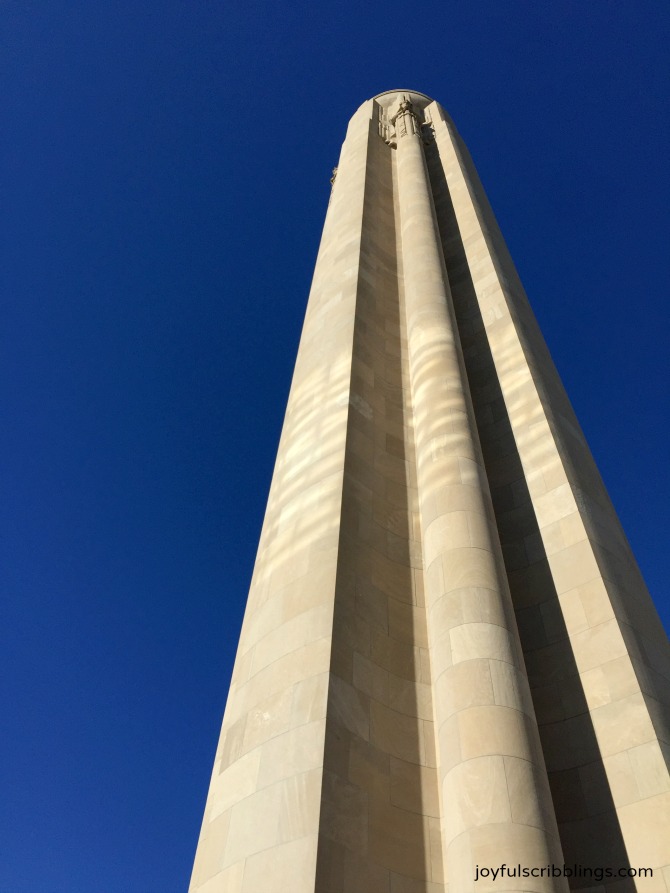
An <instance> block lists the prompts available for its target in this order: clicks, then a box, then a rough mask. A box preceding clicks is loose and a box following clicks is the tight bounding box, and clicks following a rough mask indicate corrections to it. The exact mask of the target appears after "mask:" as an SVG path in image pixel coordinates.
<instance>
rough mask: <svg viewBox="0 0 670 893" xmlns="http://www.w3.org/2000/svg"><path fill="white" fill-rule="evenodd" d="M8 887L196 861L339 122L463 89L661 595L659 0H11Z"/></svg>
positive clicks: (4, 505) (476, 136)
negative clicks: (365, 107) (388, 94)
mask: <svg viewBox="0 0 670 893" xmlns="http://www.w3.org/2000/svg"><path fill="white" fill-rule="evenodd" d="M0 26H1V33H2V49H1V51H0V76H1V82H2V85H3V86H2V92H1V93H0V120H2V137H1V138H0V139H1V142H0V146H1V149H0V151H1V155H2V161H1V164H0V178H1V181H2V183H1V186H2V208H3V211H2V217H1V219H0V230H1V232H0V244H1V250H2V258H1V263H0V283H1V294H2V313H1V315H0V339H1V341H2V344H1V345H0V399H1V410H2V418H3V426H2V433H1V435H0V459H1V462H2V474H1V476H0V488H1V494H0V495H1V498H0V524H1V531H0V537H1V542H0V551H1V553H2V554H1V555H0V588H1V603H2V609H1V610H2V625H1V629H2V633H1V635H2V639H3V642H2V651H1V654H2V658H1V662H2V666H1V667H0V669H1V671H2V673H1V680H2V681H1V682H0V716H1V717H2V726H3V731H2V739H1V740H2V745H1V747H2V752H1V754H0V773H1V775H2V778H1V779H0V785H1V789H2V798H1V803H2V806H1V807H0V815H1V820H0V840H1V841H2V843H1V846H0V849H1V850H2V851H3V854H2V855H1V856H0V893H180V891H185V890H186V887H187V882H188V877H189V872H190V866H191V861H192V857H193V853H194V848H195V844H196V840H197V835H198V831H199V825H200V820H201V815H202V810H203V806H204V801H205V795H206V789H207V784H208V778H209V773H210V769H211V764H212V759H213V755H214V749H215V745H216V738H217V735H218V730H219V724H220V719H221V714H222V712H223V706H224V702H225V697H226V690H227V684H228V679H229V674H230V669H231V663H232V659H233V655H234V648H235V645H236V641H237V635H238V631H239V625H240V622H241V616H242V611H243V606H244V601H245V598H246V591H247V586H248V582H249V578H250V575H251V570H252V564H253V560H254V555H255V549H256V542H257V538H258V533H259V530H260V525H261V521H262V514H263V509H264V504H265V498H266V493H267V488H268V485H269V481H270V475H271V470H272V465H273V460H274V452H275V449H276V445H277V441H278V437H279V430H280V425H281V421H282V417H283V412H284V406H285V401H286V397H287V393H288V387H289V381H290V376H291V372H292V366H293V360H294V356H295V351H296V347H297V343H298V337H299V331H300V325H301V321H302V316H303V313H304V308H305V302H306V297H307V293H308V289H309V284H310V279H311V272H312V268H313V263H314V259H315V256H316V251H317V247H318V241H319V237H320V231H321V226H322V222H323V217H324V213H325V209H326V204H327V200H328V193H329V183H328V179H329V176H330V171H331V168H332V167H333V165H334V164H336V162H337V157H338V153H339V148H340V144H341V141H342V139H343V137H344V132H345V127H346V124H347V121H348V119H349V117H350V116H351V114H352V113H353V112H354V111H355V109H356V108H357V107H358V105H359V104H360V103H361V102H362V101H363V100H365V99H366V98H368V97H370V96H372V95H374V94H375V93H377V92H380V91H382V90H387V89H391V88H394V87H408V88H413V89H416V90H420V91H423V92H426V93H429V94H430V95H432V96H434V97H435V98H437V99H439V100H440V101H441V102H442V103H443V104H444V105H445V107H446V108H447V109H448V110H449V111H450V113H451V114H452V116H453V118H454V119H455V121H456V123H457V125H458V127H459V129H460V130H461V132H462V134H463V136H464V138H465V139H466V141H467V143H468V145H469V147H470V150H471V152H472V154H473V157H474V160H475V163H476V164H477V166H478V168H479V171H480V174H481V177H482V180H483V181H484V185H485V187H486V189H487V191H488V194H489V197H490V199H491V202H492V204H493V207H494V210H495V212H496V214H497V216H498V219H499V221H500V224H501V226H502V229H503V233H504V234H505V236H506V238H507V240H508V243H509V245H510V249H511V251H512V255H513V257H514V258H515V260H516V262H517V265H518V267H519V270H520V273H521V276H522V279H523V280H524V282H525V285H526V288H527V290H528V292H529V295H530V298H531V302H532V304H533V306H534V309H535V312H536V314H537V316H538V318H539V320H540V324H541V326H542V328H543V330H544V333H545V336H546V338H547V340H548V342H549V346H550V348H551V350H552V352H553V355H554V358H555V360H556V363H557V365H558V367H559V370H560V372H561V374H562V376H563V379H564V382H565V384H566V387H567V390H568V393H569V394H570V397H571V398H572V400H573V402H574V404H575V408H576V410H577V414H578V416H579V418H580V420H581V422H582V424H583V427H584V429H585V431H586V434H587V437H588V438H589V441H590V444H591V447H592V449H593V452H594V454H595V456H596V460H597V462H598V463H599V466H600V469H601V471H602V473H603V476H604V478H605V482H606V484H607V486H608V487H609V490H610V493H611V495H612V498H613V500H614V503H615V505H616V507H617V510H618V511H619V513H620V516H621V518H622V520H623V523H624V526H625V528H626V530H627V532H628V535H629V537H630V539H631V541H632V544H633V547H634V550H635V552H636V555H637V557H638V560H639V562H640V564H641V566H642V569H643V572H644V574H645V576H646V578H647V581H648V583H649V586H650V589H651V592H652V594H653V596H654V598H655V600H656V602H657V604H658V605H659V607H660V608H661V610H662V613H663V615H664V617H665V620H666V623H667V622H668V618H669V617H670V604H669V600H668V594H667V586H668V576H669V575H668V557H667V545H666V544H667V539H668V521H669V515H670V499H669V493H668V440H669V435H670V430H669V422H668V394H667V390H668V388H667V386H668V381H669V380H670V376H669V375H668V359H667V354H668V335H667V323H668V298H669V295H670V289H669V288H668V286H669V281H668V280H669V275H668V261H669V253H670V252H669V239H668V235H669V229H670V227H669V226H668V207H669V206H670V188H669V187H670V183H669V171H668V163H667V152H668V145H670V128H669V126H668V118H669V112H668V109H669V103H668V99H669V95H668V94H669V92H670V91H669V88H668V84H669V80H670V79H669V74H670V72H669V71H668V58H669V57H668V49H667V48H668V46H669V45H670V33H669V32H670V7H669V6H668V5H667V4H666V3H663V2H661V0H654V2H650V0H627V2H617V0H589V2H588V3H584V2H583V0H574V2H565V0H557V2H554V3H537V2H534V0H533V2H530V0H518V2H506V0H486V2H485V0H469V2H467V3H464V2H457V3H456V2H452V0H441V2H439V3H438V2H435V3H432V2H425V0H418V2H415V3H411V4H405V3H399V2H397V0H387V2H385V3H383V4H381V3H370V4H365V3H359V2H357V3H353V2H350V0H342V2H334V3H330V4H328V5H327V6H317V5H316V4H315V3H313V2H309V3H307V2H304V0H292V2H291V3H281V2H279V3H278V2H276V0H259V2H250V0H245V2H242V0H227V2H213V0H183V2H178V0H162V2H158V0H154V2H143V0H132V2H130V0H114V2H112V3H109V2H105V3H102V2H99V0H72V2H62V0H48V2H46V0H2V3H0Z"/></svg>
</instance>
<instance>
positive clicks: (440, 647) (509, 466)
mask: <svg viewBox="0 0 670 893" xmlns="http://www.w3.org/2000/svg"><path fill="white" fill-rule="evenodd" d="M669 680H670V650H669V649H668V645H667V640H666V638H665V636H664V634H663V631H662V629H661V627H660V624H659V622H658V618H657V616H656V614H655V612H654V609H653V605H652V603H651V600H650V598H649V595H648V593H647V592H646V589H645V587H644V583H643V582H642V579H641V577H640V574H639V571H638V570H637V567H636V565H635V561H634V559H633V557H632V554H631V552H630V548H629V546H628V544H627V541H626V539H625V536H624V534H623V531H622V530H621V527H620V525H619V522H618V520H617V517H616V514H615V512H614V509H613V508H612V506H611V504H610V502H609V499H608V497H607V494H606V492H605V489H604V487H603V485H602V482H601V480H600V477H599V475H598V472H597V469H596V468H595V465H594V463H593V460H592V458H591V455H590V453H589V450H588V446H587V444H586V441H585V439H584V436H583V434H582V433H581V430H580V428H579V425H578V422H577V420H576V419H575V417H574V413H573V411H572V408H571V406H570V404H569V401H568V399H567V397H566V395H565V392H564V390H563V388H562V385H561V382H560V379H559V377H558V374H557V372H556V370H555V368H554V366H553V364H552V361H551V358H550V356H549V353H548V351H547V348H546V345H545V344H544V341H543V339H542V336H541V333H540V332H539V329H538V327H537V323H536V321H535V319H534V317H533V314H532V311H531V310H530V306H529V304H528V301H527V298H526V296H525V294H524V292H523V289H522V286H521V284H520V282H519V279H518V276H517V274H516V271H515V269H514V266H513V264H512V261H511V259H510V257H509V254H508V252H507V249H506V247H505V244H504V241H503V239H502V236H501V234H500V231H499V229H498V227H497V224H496V222H495V219H494V217H493V214H492V212H491V209H490V207H489V205H488V202H487V200H486V196H485V194H484V191H483V189H482V186H481V184H480V182H479V180H478V178H477V174H476V171H475V169H474V166H473V165H472V162H471V161H470V159H469V156H468V154H467V150H466V149H465V147H464V145H463V143H462V141H461V140H460V137H459V136H458V134H457V132H456V130H455V128H454V126H453V123H452V122H451V121H450V119H449V118H448V116H447V115H446V113H445V112H444V110H443V109H442V108H441V106H439V104H438V103H436V102H434V101H433V100H431V99H429V98H428V97H427V96H425V95H423V94H420V93H414V92H412V91H389V92H387V93H383V94H380V95H379V96H377V97H375V98H374V99H372V100H368V101H367V102H366V103H364V104H363V105H362V106H361V107H360V109H359V110H358V111H357V112H356V114H355V115H354V116H353V118H352V119H351V122H350V124H349V127H348V130H347V136H346V139H345V142H344V145H343V147H342V152H341V156H340V160H339V163H338V168H337V174H336V177H335V180H334V186H333V191H332V195H331V199H330V202H329V206H328V211H327V215H326V222H325V226H324V231H323V237H322V240H321V245H320V248H319V254H318V258H317V263H316V268H315V273H314V279H313V283H312V288H311V292H310V296H309V301H308V306H307V310H306V315H305V323H304V328H303V333H302V337H301V341H300V348H299V352H298V357H297V361H296V366H295V372H294V376H293V382H292V385H291V392H290V397H289V401H288V406H287V410H286V417H285V422H284V427H283V431H282V437H281V441H280V445H279V450H278V454H277V461H276V465H275V471H274V475H273V479H272V486H271V490H270V495H269V499H268V505H267V510H266V516H265V520H264V524H263V530H262V533H261V538H260V543H259V548H258V555H257V560H256V565H255V568H254V574H253V578H252V582H251V587H250V591H249V598H248V604H247V610H246V613H245V619H244V624H243V628H242V632H241V635H240V642H239V648H238V654H237V658H236V662H235V667H234V672H233V677H232V682H231V687H230V692H229V696H228V701H227V705H226V712H225V716H224V720H223V726H222V731H221V738H220V741H219V746H218V748H217V753H216V758H215V765H214V771H213V774H212V779H211V784H210V790H209V795H208V799H207V805H206V809H205V815H204V820H203V825H202V830H201V836H200V841H199V844H198V850H197V854H196V860H195V865H194V870H193V877H192V880H191V886H190V891H191V893H283V891H285V890H291V893H484V891H486V893H495V891H506V893H550V891H551V893H557V891H567V889H568V885H567V882H565V881H564V880H562V879H552V878H547V877H544V878H536V879H521V880H520V879H518V878H510V877H504V878H502V877H499V878H498V879H497V880H496V881H493V880H492V879H491V878H484V877H482V878H480V880H479V881H478V882H477V883H475V881H474V876H475V867H476V866H488V867H497V866H500V865H501V864H502V863H506V864H507V865H510V866H516V865H519V864H520V865H522V866H526V867H537V866H544V865H546V864H547V863H548V862H555V863H557V864H562V862H563V860H564V859H565V861H566V863H568V864H571V863H575V862H577V863H580V864H582V865H584V866H605V865H606V866H611V867H613V868H616V869H618V868H620V867H623V866H625V865H632V866H635V867H642V866H644V867H651V868H653V869H654V877H653V878H649V879H638V880H636V881H628V880H626V881H620V880H610V881H603V883H602V884H599V885H597V886H593V885H591V886H588V884H587V882H586V881H583V882H582V881H580V882H579V883H577V884H573V885H572V887H571V889H580V890H583V891H587V890H590V891H592V893H596V891H597V893H627V891H630V890H638V891H648V893H656V891H660V893H670V776H669V775H668V754H669V750H670V721H669V720H668V705H669V704H670V682H669Z"/></svg>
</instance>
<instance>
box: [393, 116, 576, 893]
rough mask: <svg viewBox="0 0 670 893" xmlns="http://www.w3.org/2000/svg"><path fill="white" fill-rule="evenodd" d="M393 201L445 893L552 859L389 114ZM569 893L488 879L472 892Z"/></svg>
mask: <svg viewBox="0 0 670 893" xmlns="http://www.w3.org/2000/svg"><path fill="white" fill-rule="evenodd" d="M395 124H396V133H397V138H398V142H397V165H398V195H399V207H400V228H401V237H402V256H403V266H404V289H405V307H406V324H407V338H408V354H409V367H410V381H411V391H412V402H413V407H414V413H415V435H416V455H417V472H418V490H419V507H420V517H421V525H422V537H423V545H424V566H425V568H426V571H425V583H426V604H427V611H428V633H429V641H430V648H431V671H432V683H433V691H434V695H435V721H436V730H437V743H438V750H439V764H440V765H439V771H440V784H441V794H442V809H443V816H444V831H443V833H444V847H445V857H446V865H447V877H448V883H449V887H450V889H452V890H454V891H458V893H468V891H473V890H474V889H475V885H474V872H473V866H475V865H480V866H496V865H501V864H502V863H504V862H507V863H508V864H509V863H510V862H511V863H514V864H515V865H516V864H517V863H521V864H522V865H526V866H541V865H546V864H547V863H548V862H552V861H553V862H556V863H558V864H560V863H561V862H562V856H561V848H560V843H559V840H558V832H557V829H556V823H555V819H554V816H553V810H552V806H551V797H550V793H549V788H548V783H547V779H546V772H545V768H544V762H543V757H542V753H541V749H540V744H539V738H538V734H537V728H536V723H535V718H534V713H533V707H532V703H531V699H530V695H529V691H528V683H527V679H526V674H525V670H524V664H523V657H522V653H521V647H520V644H519V639H518V633H517V629H516V624H515V620H514V612H513V609H512V604H511V599H510V594H509V589H508V585H507V581H506V577H505V572H504V567H503V563H502V555H501V551H500V545H499V541H498V536H497V532H496V529H495V522H494V519H493V512H492V506H491V500H490V494H489V490H488V483H487V480H486V474H485V471H484V467H483V460H482V457H481V450H480V446H479V441H478V436H477V431H476V426H475V421H474V416H473V411H472V406H471V402H470V398H469V392H468V383H467V379H466V376H465V372H464V366H463V358H462V356H461V349H460V344H459V341H458V336H457V330H456V325H455V320H454V315H453V308H452V306H451V294H450V291H449V286H448V284H447V282H448V281H447V277H446V273H445V269H444V262H443V258H442V252H441V247H440V243H439V237H438V233H437V230H436V223H435V216H434V208H433V203H432V196H431V192H430V187H429V183H428V178H427V171H426V164H425V159H424V154H423V149H422V139H421V132H420V131H421V128H420V126H419V123H418V121H417V119H416V117H415V114H414V111H413V108H412V105H411V102H410V101H409V100H408V99H404V100H403V101H401V103H400V108H399V111H398V114H397V115H396V117H395ZM494 888H495V890H497V891H502V890H505V891H515V893H520V891H521V890H523V891H524V893H528V891H530V890H532V891H537V893H548V891H552V893H556V891H564V890H567V883H566V881H564V880H562V879H561V880H555V879H551V878H538V879H524V880H523V881H521V880H520V879H518V878H500V877H499V878H498V879H497V881H496V882H495V884H491V882H490V879H489V880H488V881H487V880H486V879H482V880H479V881H478V882H477V886H476V889H477V891H479V893H483V891H486V890H489V889H491V890H493V889H494Z"/></svg>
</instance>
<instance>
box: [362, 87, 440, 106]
mask: <svg viewBox="0 0 670 893" xmlns="http://www.w3.org/2000/svg"><path fill="white" fill-rule="evenodd" d="M403 96H405V97H407V99H409V101H410V102H411V103H412V105H414V106H415V107H416V108H420V109H423V108H425V107H426V106H427V105H430V103H431V102H433V100H432V99H431V98H430V96H426V94H425V93H418V92H417V91H416V90H384V92H383V93H378V94H377V95H376V96H373V97H372V98H373V99H374V100H375V102H378V103H379V105H381V106H382V108H385V109H387V108H390V107H391V106H393V105H396V104H397V103H398V102H399V101H400V100H402V98H403Z"/></svg>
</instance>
